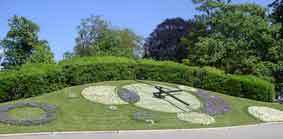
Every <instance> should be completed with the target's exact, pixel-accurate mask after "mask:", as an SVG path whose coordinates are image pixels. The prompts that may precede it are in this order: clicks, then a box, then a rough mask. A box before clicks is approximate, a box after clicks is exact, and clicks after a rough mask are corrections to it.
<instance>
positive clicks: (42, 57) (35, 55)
mask: <svg viewBox="0 0 283 139" xmlns="http://www.w3.org/2000/svg"><path fill="white" fill-rule="evenodd" d="M27 63H42V64H51V63H55V61H54V54H53V53H52V51H51V49H50V47H49V46H48V43H47V42H45V41H44V42H42V43H39V44H38V46H36V47H35V48H34V50H33V52H32V55H31V56H30V58H29V59H28V61H27Z"/></svg>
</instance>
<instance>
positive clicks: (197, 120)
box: [177, 112, 215, 125]
mask: <svg viewBox="0 0 283 139" xmlns="http://www.w3.org/2000/svg"><path fill="white" fill-rule="evenodd" d="M177 118H178V119H179V120H182V121H186V122H190V123H193V124H202V125H209V124H213V123H215V119H214V118H213V117H211V116H209V115H207V114H204V113H197V112H190V113H178V114H177Z"/></svg>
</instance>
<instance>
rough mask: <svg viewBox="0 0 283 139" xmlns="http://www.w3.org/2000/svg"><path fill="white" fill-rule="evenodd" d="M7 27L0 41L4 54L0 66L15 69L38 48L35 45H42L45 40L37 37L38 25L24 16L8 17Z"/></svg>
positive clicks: (27, 59)
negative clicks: (5, 33)
mask: <svg viewBox="0 0 283 139" xmlns="http://www.w3.org/2000/svg"><path fill="white" fill-rule="evenodd" d="M9 27H10V30H9V31H8V33H7V35H6V37H5V38H4V39H3V40H2V41H1V46H2V49H3V52H4V55H5V57H4V60H3V62H2V66H3V67H4V68H5V69H15V68H17V67H19V66H21V65H22V64H25V63H27V61H29V59H30V58H31V56H32V55H33V53H34V52H37V50H38V49H40V48H37V47H42V46H43V42H44V43H46V42H45V41H43V40H39V38H38V32H39V31H40V28H39V26H38V25H37V24H35V23H33V22H32V21H31V20H28V19H26V18H25V17H22V16H13V17H12V18H11V19H9ZM46 47H48V46H46ZM38 57H40V56H38Z"/></svg>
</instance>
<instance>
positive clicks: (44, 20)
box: [0, 0, 271, 60]
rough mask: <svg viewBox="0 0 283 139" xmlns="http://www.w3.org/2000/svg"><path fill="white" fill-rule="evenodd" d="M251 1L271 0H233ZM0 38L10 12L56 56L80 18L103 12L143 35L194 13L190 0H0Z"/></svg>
mask: <svg viewBox="0 0 283 139" xmlns="http://www.w3.org/2000/svg"><path fill="white" fill-rule="evenodd" d="M234 2H237V3H242V2H255V3H258V4H261V5H263V6H266V5H267V4H269V3H270V2H271V0H234ZM0 9H1V12H0V38H3V37H5V35H6V32H7V31H8V29H9V28H8V19H9V18H10V17H11V16H13V15H15V14H16V15H20V16H25V17H27V18H29V19H30V20H32V21H34V22H35V23H37V24H38V25H39V26H40V28H41V31H40V33H39V36H40V38H41V39H45V40H47V41H48V42H49V44H50V46H51V49H52V51H53V52H54V53H55V58H56V59H57V60H60V59H62V55H63V53H64V52H65V51H72V50H73V47H74V45H75V41H74V39H75V37H76V35H77V32H76V27H77V26H78V25H79V24H80V20H81V19H82V18H86V17H89V16H90V15H91V14H92V15H100V16H103V18H104V19H107V20H109V21H111V22H112V24H113V25H114V26H116V27H122V28H126V27H127V28H130V29H132V30H133V31H134V32H136V33H137V34H138V35H140V36H142V37H147V36H148V35H149V33H150V32H151V31H152V30H153V29H154V28H155V27H156V25H158V24H159V23H160V22H162V21H163V20H164V19H166V18H171V17H183V18H184V19H188V18H191V17H193V15H195V14H197V11H196V10H195V9H194V5H193V4H192V3H191V0H0Z"/></svg>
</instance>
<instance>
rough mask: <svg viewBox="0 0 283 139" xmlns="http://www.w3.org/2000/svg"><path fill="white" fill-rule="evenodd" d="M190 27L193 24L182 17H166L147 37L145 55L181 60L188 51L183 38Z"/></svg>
mask: <svg viewBox="0 0 283 139" xmlns="http://www.w3.org/2000/svg"><path fill="white" fill-rule="evenodd" d="M190 29H191V24H190V23H189V22H187V21H185V20H183V19H182V18H172V19H166V20H165V21H164V22H162V23H161V24H159V25H158V26H157V27H156V29H155V30H154V31H153V32H152V33H151V34H150V37H149V38H147V39H146V42H145V44H144V49H145V57H147V58H153V59H156V60H173V61H178V62H181V60H182V59H184V58H185V57H186V56H187V53H188V52H187V51H188V50H187V47H186V46H185V45H184V44H182V43H181V39H182V37H184V36H185V35H186V34H187V33H188V32H189V30H190Z"/></svg>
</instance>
